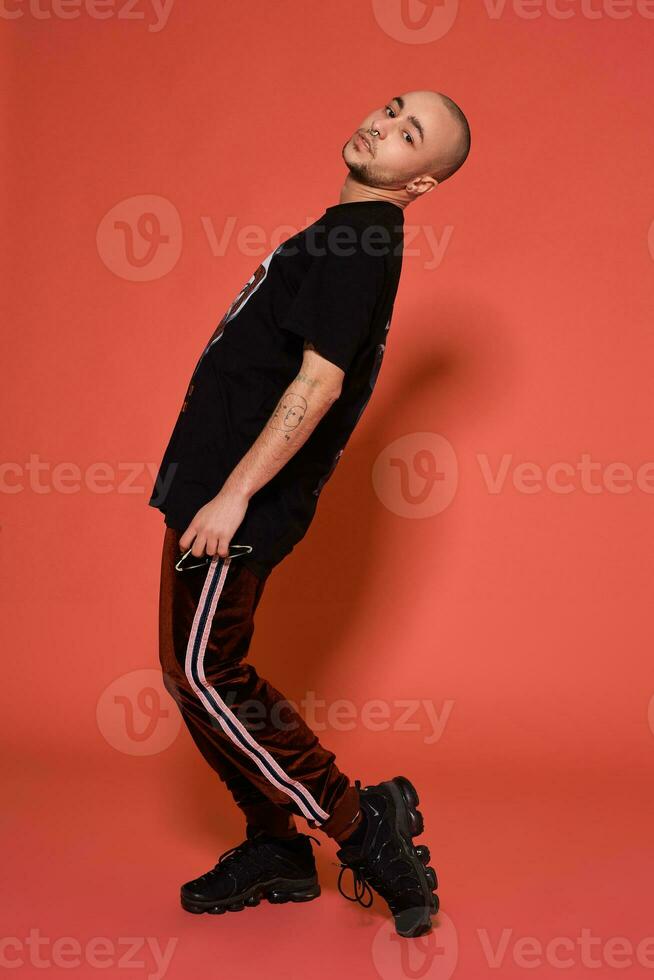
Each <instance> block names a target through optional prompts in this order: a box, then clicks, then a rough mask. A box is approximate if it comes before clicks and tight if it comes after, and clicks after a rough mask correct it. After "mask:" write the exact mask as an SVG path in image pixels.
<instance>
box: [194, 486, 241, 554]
mask: <svg viewBox="0 0 654 980" xmlns="http://www.w3.org/2000/svg"><path fill="white" fill-rule="evenodd" d="M249 502H250V500H249V497H248V495H247V494H245V493H243V492H241V491H239V490H231V489H228V488H227V487H226V486H223V488H222V490H221V491H220V493H219V494H217V496H215V497H214V498H213V500H210V501H209V503H208V504H205V505H204V507H201V508H200V510H199V511H198V512H197V514H196V515H195V517H194V518H193V520H192V521H191V523H190V524H189V526H188V527H187V528H186V530H185V531H184V534H183V535H182V536H181V538H180V539H179V547H180V549H181V550H182V551H187V550H188V548H190V547H191V544H193V548H192V551H191V554H193V555H195V557H196V558H200V557H201V555H204V554H207V555H212V556H213V555H216V554H217V555H220V557H221V558H226V557H227V555H228V554H229V543H230V541H231V540H232V538H233V536H234V534H235V532H236V530H237V529H238V528H239V527H240V525H241V522H242V521H243V518H244V517H245V512H246V510H247V509H248V504H249ZM194 538H195V540H193V539H194Z"/></svg>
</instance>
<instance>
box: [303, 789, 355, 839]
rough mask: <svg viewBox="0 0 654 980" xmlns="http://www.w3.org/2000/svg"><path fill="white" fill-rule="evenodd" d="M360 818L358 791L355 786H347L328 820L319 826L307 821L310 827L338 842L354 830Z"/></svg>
mask: <svg viewBox="0 0 654 980" xmlns="http://www.w3.org/2000/svg"><path fill="white" fill-rule="evenodd" d="M360 818H361V807H360V805H359V790H358V789H357V788H356V786H348V788H347V789H346V790H345V792H344V793H343V796H342V797H341V798H340V800H339V801H338V803H337V804H336V806H335V807H334V809H333V811H332V814H331V816H330V817H329V819H328V820H325V822H324V823H321V824H318V823H316V821H314V820H309V821H308V823H309V826H310V827H316V828H318V829H319V830H322V832H323V833H324V834H327V836H328V837H333V838H334V840H336V841H339V840H340V838H345V837H346V836H348V835H349V834H350V833H351V832H352V831H353V830H354V828H355V826H356V825H357V824H358V822H359V820H360Z"/></svg>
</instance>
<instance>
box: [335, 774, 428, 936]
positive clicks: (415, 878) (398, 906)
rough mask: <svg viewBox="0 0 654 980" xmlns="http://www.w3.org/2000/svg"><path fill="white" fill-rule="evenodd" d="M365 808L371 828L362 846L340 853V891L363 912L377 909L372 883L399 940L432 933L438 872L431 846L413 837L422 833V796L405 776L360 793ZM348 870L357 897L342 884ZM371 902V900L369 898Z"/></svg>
mask: <svg viewBox="0 0 654 980" xmlns="http://www.w3.org/2000/svg"><path fill="white" fill-rule="evenodd" d="M355 785H356V787H357V789H359V791H360V797H361V809H362V810H363V813H364V817H365V818H366V823H367V826H366V829H365V833H364V836H363V839H362V841H361V843H359V844H348V842H347V841H345V842H344V843H343V845H342V846H341V847H340V849H339V850H338V851H337V852H336V856H337V858H338V859H339V861H340V862H341V870H340V873H339V876H338V890H339V891H340V893H341V895H343V896H344V897H345V898H347V899H349V901H351V902H359V904H360V905H363V907H364V908H369V907H370V905H372V901H373V896H372V892H371V890H370V887H369V885H372V887H373V888H374V889H375V891H376V892H377V893H378V894H379V895H381V897H382V898H383V899H384V900H385V901H386V902H387V904H388V907H389V908H390V910H391V912H392V913H393V918H394V919H395V929H396V931H397V932H398V933H399V935H400V936H407V937H414V936H421V935H423V933H426V932H429V931H430V929H431V916H432V915H436V913H437V912H438V907H439V901H438V896H437V895H435V894H434V893H433V891H434V889H435V888H437V887H438V880H437V878H436V872H435V871H434V869H433V868H430V867H427V865H428V863H429V858H430V854H429V848H428V847H427V846H426V845H425V844H420V845H419V846H418V847H414V845H413V843H412V841H411V838H412V837H417V836H418V835H419V834H421V833H422V831H423V828H424V824H423V819H422V814H421V813H420V811H419V810H418V809H417V806H418V803H419V802H420V800H419V798H418V793H417V792H416V789H415V787H414V786H413V784H412V783H410V782H409V780H408V779H406V778H405V777H404V776H395V777H394V778H393V779H389V780H387V781H386V782H383V783H379V784H378V785H376V786H366V787H364V788H363V789H361V783H360V782H359V780H358V779H357V780H356V781H355ZM347 868H349V869H350V870H351V871H352V875H353V878H354V895H353V896H351V895H346V894H345V892H344V891H343V888H342V887H341V880H342V877H343V875H344V873H345V871H346V869H347ZM366 899H367V900H366Z"/></svg>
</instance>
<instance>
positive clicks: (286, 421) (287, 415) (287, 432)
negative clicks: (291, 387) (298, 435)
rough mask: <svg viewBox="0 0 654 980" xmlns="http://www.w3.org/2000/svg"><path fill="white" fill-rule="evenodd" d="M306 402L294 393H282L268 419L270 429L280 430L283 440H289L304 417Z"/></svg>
mask: <svg viewBox="0 0 654 980" xmlns="http://www.w3.org/2000/svg"><path fill="white" fill-rule="evenodd" d="M306 411H307V400H306V398H303V397H302V395H298V394H297V393H296V392H294V391H286V392H284V395H283V397H282V398H281V399H280V401H279V403H278V405H277V408H276V409H275V411H274V412H273V414H272V418H271V419H270V423H269V424H270V428H271V429H281V431H282V432H283V433H284V438H285V439H287V440H288V439H290V438H291V433H292V432H294V431H295V430H296V429H297V428H298V426H299V425H300V423H301V422H302V419H303V418H304V416H305V415H306Z"/></svg>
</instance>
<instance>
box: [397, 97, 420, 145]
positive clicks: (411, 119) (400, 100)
mask: <svg viewBox="0 0 654 980" xmlns="http://www.w3.org/2000/svg"><path fill="white" fill-rule="evenodd" d="M391 102H397V104H398V105H399V107H400V111H401V110H402V109H403V108H404V99H403V98H402V96H401V95H394V96H393V98H392V99H391ZM408 118H409V122H410V123H412V124H413V125H414V126H415V127H416V129H417V130H418V132H419V134H420V140H421V142H423V143H424V142H425V133H424V130H423V128H422V126H421V125H420V122H419V121H418V120H417V119H416V117H415V116H409V117H408Z"/></svg>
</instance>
